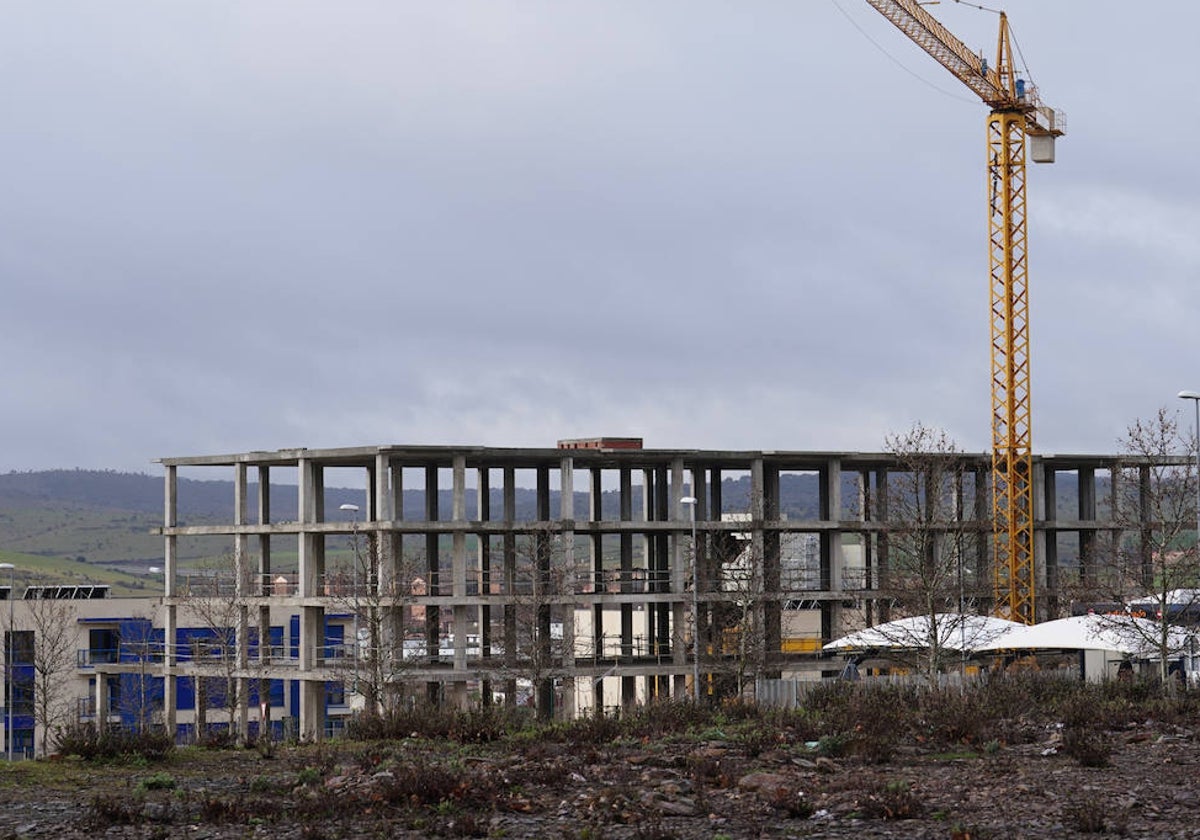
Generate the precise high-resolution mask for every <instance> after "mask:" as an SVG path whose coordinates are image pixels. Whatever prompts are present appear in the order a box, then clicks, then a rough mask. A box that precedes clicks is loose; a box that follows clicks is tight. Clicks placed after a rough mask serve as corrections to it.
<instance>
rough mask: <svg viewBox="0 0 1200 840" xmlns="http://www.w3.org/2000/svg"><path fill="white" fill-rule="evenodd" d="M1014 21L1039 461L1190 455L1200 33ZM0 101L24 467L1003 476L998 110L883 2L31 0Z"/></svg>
mask: <svg viewBox="0 0 1200 840" xmlns="http://www.w3.org/2000/svg"><path fill="white" fill-rule="evenodd" d="M930 9H931V11H933V12H934V13H935V14H936V15H937V16H938V17H939V18H940V19H942V20H943V22H945V23H946V24H947V25H948V26H949V27H950V28H951V29H952V30H953V31H955V32H956V33H958V34H959V36H960V37H961V38H962V39H963V40H964V41H965V42H966V43H967V44H968V45H969V46H971V47H973V48H978V49H982V50H986V51H987V52H988V53H992V52H993V51H994V48H995V46H994V45H995V37H996V27H997V17H996V15H994V14H990V13H987V12H983V11H979V10H976V9H972V8H969V7H967V6H966V5H965V4H954V3H950V2H948V0H946V2H942V3H941V4H940V5H938V6H932V7H930ZM1006 9H1007V10H1008V13H1009V15H1010V19H1011V21H1012V25H1013V30H1014V33H1015V35H1016V38H1017V42H1018V44H1019V47H1020V49H1021V52H1022V54H1023V56H1024V58H1025V61H1026V63H1027V64H1028V68H1029V71H1030V72H1031V74H1032V78H1033V81H1034V82H1036V83H1037V84H1038V85H1039V86H1040V89H1041V92H1042V95H1043V98H1044V99H1045V100H1046V101H1047V102H1048V103H1049V104H1051V105H1054V106H1055V107H1058V108H1061V109H1063V110H1064V111H1065V112H1066V113H1067V117H1068V135H1067V136H1066V137H1065V138H1062V139H1061V140H1060V141H1059V143H1058V163H1056V164H1054V165H1053V166H1036V167H1034V166H1032V165H1031V167H1030V171H1029V202H1030V212H1029V216H1030V254H1031V258H1030V259H1031V272H1030V277H1031V297H1032V305H1031V313H1032V334H1033V342H1032V369H1033V410H1034V414H1033V436H1034V449H1035V451H1037V452H1039V453H1050V452H1059V453H1066V452H1110V451H1115V449H1116V446H1117V439H1118V437H1119V436H1120V435H1121V433H1122V431H1123V430H1124V429H1125V427H1126V426H1127V425H1128V424H1129V423H1130V422H1131V421H1132V420H1134V419H1135V418H1138V417H1145V416H1148V415H1151V414H1153V413H1154V412H1155V411H1156V410H1157V409H1158V408H1159V407H1160V406H1163V405H1167V406H1169V407H1170V408H1171V409H1172V410H1175V409H1177V408H1178V409H1182V410H1183V413H1182V414H1181V420H1182V421H1183V422H1185V423H1186V424H1187V427H1188V428H1190V424H1191V413H1190V412H1191V409H1190V406H1189V405H1185V404H1182V403H1181V402H1180V401H1179V400H1177V399H1176V398H1175V393H1176V392H1177V391H1179V390H1180V389H1183V388H1195V389H1200V365H1197V364H1196V360H1197V358H1200V353H1198V350H1200V285H1198V284H1197V282H1196V278H1197V274H1198V271H1200V238H1198V233H1200V189H1198V186H1200V172H1198V165H1197V163H1196V142H1197V141H1196V138H1197V136H1200V124H1198V123H1200V109H1198V108H1197V107H1196V105H1197V101H1196V100H1197V96H1196V91H1195V84H1194V77H1195V74H1196V71H1195V37H1196V36H1195V33H1196V32H1197V30H1200V4H1196V3H1194V2H1192V1H1191V0H1166V2H1162V3H1157V4H1153V5H1152V6H1148V7H1145V8H1143V7H1141V6H1137V5H1130V4H1129V3H1128V2H1120V3H1118V2H1116V0H1088V2H1086V3H1084V2H1066V0H1063V1H1062V2H1053V3H1049V2H1045V0H1010V2H1008V3H1007V4H1006ZM0 80H2V81H0V126H2V129H0V168H2V171H3V173H4V177H3V179H2V182H0V183H2V189H0V276H2V277H3V289H4V301H3V310H2V311H3V313H4V319H3V326H4V328H3V330H0V347H2V348H3V356H4V359H5V364H4V365H3V366H2V367H0V371H2V372H0V381H2V382H3V393H4V395H5V399H4V402H3V410H0V434H2V435H3V440H4V441H5V442H6V443H5V446H4V447H3V449H2V450H0V451H2V452H3V458H2V459H0V471H6V470H14V469H15V470H25V469H45V468H57V467H76V466H78V467H87V468H113V469H120V470H137V471H146V472H156V471H157V468H156V467H155V466H154V465H153V464H152V460H153V459H155V458H158V457H169V456H183V455H200V454H215V453H224V452H237V451H243V450H250V449H276V448H280V447H293V446H308V447H329V446H352V445H375V444H406V443H407V444H483V445H491V446H553V445H554V444H555V442H556V441H557V440H558V439H559V438H564V437H583V436H592V435H617V436H641V437H644V438H645V441H646V445H647V446H650V447H656V448H659V447H661V448H676V447H687V448H691V447H701V448H721V449H820V450H855V451H878V450H879V449H881V448H882V446H883V440H884V437H885V435H886V434H887V433H888V432H892V431H900V430H903V429H905V428H907V427H908V426H909V425H911V424H912V423H913V422H914V421H918V420H919V421H921V422H923V423H925V424H926V425H932V426H939V427H943V428H945V429H946V430H947V431H948V432H949V433H950V434H951V435H952V436H953V437H954V438H955V439H956V440H957V441H958V443H959V444H960V445H961V446H962V447H963V448H965V449H968V450H973V451H983V450H985V449H987V447H989V446H990V431H989V429H990V404H989V357H988V281H987V262H986V260H987V247H986V224H987V216H986V195H985V187H986V178H985V154H984V149H985V144H984V126H985V120H986V111H987V109H986V107H985V106H984V105H982V104H981V103H980V102H978V101H977V100H975V99H974V97H973V95H972V94H971V93H970V92H969V91H968V90H967V88H966V87H964V86H962V85H961V84H960V83H959V82H957V81H956V80H955V79H953V78H952V77H951V76H950V75H949V74H948V73H947V72H946V71H945V70H943V69H942V68H941V67H940V66H939V65H937V64H936V63H935V62H934V61H933V60H932V59H930V58H929V57H928V56H926V55H925V54H924V53H923V52H921V51H920V50H919V49H918V48H916V47H915V46H914V45H912V44H911V43H910V42H909V41H908V40H907V39H906V38H905V37H904V36H903V35H902V34H901V33H900V32H899V31H898V30H895V29H894V28H893V27H892V26H891V24H889V23H888V22H887V21H886V20H885V19H884V18H883V17H881V16H880V15H879V14H878V13H877V12H875V11H874V10H872V9H871V8H870V7H869V6H868V5H867V3H865V2H862V0H836V2H834V0H788V2H781V1H780V0H742V2H737V3H731V2H728V0H722V1H721V2H718V1H717V0H478V1H477V2H472V1H471V0H456V2H453V3H450V2H441V0H429V1H428V2H409V1H408V0H386V1H384V0H381V2H355V0H339V1H338V2H332V0H326V2H305V0H278V2H267V1H266V0H264V1H262V2H258V1H257V0H237V2H223V0H193V1H192V2H171V3H162V2H153V0H140V2H121V0H106V2H104V3H93V2H86V3H85V2H71V0H64V1H63V2H25V3H18V2H12V3H5V4H3V5H2V6H0Z"/></svg>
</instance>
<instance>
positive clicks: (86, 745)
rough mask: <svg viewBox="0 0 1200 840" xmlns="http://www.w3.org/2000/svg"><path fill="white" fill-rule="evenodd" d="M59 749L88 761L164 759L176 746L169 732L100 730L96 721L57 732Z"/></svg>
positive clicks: (57, 748) (62, 753) (55, 742)
mask: <svg viewBox="0 0 1200 840" xmlns="http://www.w3.org/2000/svg"><path fill="white" fill-rule="evenodd" d="M54 746H55V750H56V751H57V752H58V753H60V754H61V755H77V756H79V757H80V758H82V759H84V760H86V761H94V760H112V759H126V760H128V759H145V760H147V761H161V760H162V759H164V758H166V757H167V756H168V755H170V754H171V752H172V751H173V750H174V749H175V742H174V741H173V740H172V739H171V736H170V735H168V734H166V733H165V732H151V731H148V730H145V731H141V732H137V731H131V730H125V729H113V728H106V729H104V730H100V729H97V728H96V726H95V724H92V723H83V724H79V725H77V726H68V727H66V728H64V729H61V730H59V731H58V732H57V733H55V737H54Z"/></svg>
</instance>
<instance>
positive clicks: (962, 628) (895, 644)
mask: <svg viewBox="0 0 1200 840" xmlns="http://www.w3.org/2000/svg"><path fill="white" fill-rule="evenodd" d="M935 625H936V628H937V640H938V645H939V647H943V648H946V649H947V650H967V651H971V650H976V649H978V647H979V645H981V644H986V643H988V642H991V641H992V640H993V639H996V638H999V637H1001V636H1003V635H1005V634H1006V633H1007V632H1009V631H1010V630H1012V629H1013V628H1017V627H1023V626H1024V625H1022V624H1018V623H1017V622H1015V621H1006V620H1005V619H1003V618H994V617H992V616H987V615H963V614H960V613H937V614H936V615H935V616H933V618H932V620H931V618H930V616H928V615H918V616H913V617H911V618H900V619H897V620H895V621H889V622H887V623H886V624H877V625H875V626H874V627H867V628H866V629H864V630H859V631H858V632H856V633H851V634H850V635H848V636H843V637H842V638H840V639H835V640H833V641H832V642H830V643H829V644H827V645H825V647H824V649H825V650H830V651H847V652H849V651H867V650H889V649H890V650H912V649H920V648H927V647H929V646H930V645H929V642H930V640H931V638H933V636H932V628H933V627H934V626H935Z"/></svg>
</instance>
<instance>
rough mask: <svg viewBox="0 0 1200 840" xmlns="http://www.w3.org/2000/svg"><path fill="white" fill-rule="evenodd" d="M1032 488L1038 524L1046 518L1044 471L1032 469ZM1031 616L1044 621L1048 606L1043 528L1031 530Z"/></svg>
mask: <svg viewBox="0 0 1200 840" xmlns="http://www.w3.org/2000/svg"><path fill="white" fill-rule="evenodd" d="M1030 480H1031V481H1032V482H1033V486H1032V487H1031V488H1030V490H1031V491H1032V493H1033V521H1034V522H1040V521H1042V520H1044V519H1045V518H1046V483H1045V482H1046V471H1045V469H1044V468H1043V469H1038V468H1037V467H1036V466H1035V467H1034V468H1033V475H1031V476H1030ZM1032 549H1033V571H1032V574H1033V581H1034V585H1033V592H1034V602H1033V614H1034V616H1035V618H1036V620H1039V621H1040V620H1044V619H1045V618H1046V615H1047V608H1048V607H1049V605H1050V600H1049V594H1050V593H1049V592H1048V591H1047V586H1046V584H1047V582H1048V580H1049V578H1048V577H1047V568H1046V531H1045V529H1043V528H1034V529H1033V545H1032Z"/></svg>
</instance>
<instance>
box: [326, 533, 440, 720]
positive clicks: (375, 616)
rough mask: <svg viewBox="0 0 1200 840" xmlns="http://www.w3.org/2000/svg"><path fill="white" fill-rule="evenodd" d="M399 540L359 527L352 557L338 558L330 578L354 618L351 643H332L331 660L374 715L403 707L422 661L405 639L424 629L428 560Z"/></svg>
mask: <svg viewBox="0 0 1200 840" xmlns="http://www.w3.org/2000/svg"><path fill="white" fill-rule="evenodd" d="M396 546H397V542H396V540H395V539H394V538H393V537H392V536H390V535H387V534H383V535H379V534H375V533H370V534H366V535H363V534H361V533H360V532H359V531H357V530H355V531H354V533H353V534H352V535H351V555H350V557H349V558H348V559H347V560H346V561H345V562H339V563H336V564H334V565H333V566H332V567H331V569H330V571H329V573H328V575H327V581H326V584H327V589H328V593H329V594H330V595H331V596H333V599H334V603H335V604H337V605H338V607H339V608H340V609H344V610H346V611H348V612H349V613H350V615H351V616H352V620H353V623H352V632H351V641H350V643H348V644H345V643H344V644H343V645H342V646H341V648H340V649H336V650H335V649H334V647H333V646H332V645H330V646H329V647H328V652H329V653H331V654H332V656H330V657H328V661H329V662H330V663H331V664H332V665H333V666H334V667H335V670H336V671H337V673H338V674H339V675H340V676H341V677H342V680H343V682H344V683H348V684H349V685H350V686H351V690H352V691H353V692H354V693H356V694H358V695H360V696H361V697H362V701H363V712H364V713H365V714H369V715H384V716H386V715H388V714H391V713H392V712H394V711H395V710H396V709H397V708H398V707H399V705H400V704H401V703H402V702H403V701H404V700H405V698H406V697H407V695H408V691H409V685H408V676H409V674H410V672H411V671H412V670H413V668H414V666H415V665H417V664H419V660H418V658H417V657H414V656H410V655H408V652H407V651H406V647H405V641H406V640H407V639H408V638H409V637H410V636H412V637H414V638H415V637H419V636H421V635H422V634H423V630H424V625H423V624H422V625H421V626H420V627H418V626H417V623H416V622H415V619H414V617H413V609H412V608H413V605H414V603H415V602H416V600H417V597H416V596H417V595H418V594H419V593H421V592H422V591H423V585H424V584H423V581H422V579H421V578H420V577H419V576H418V570H420V569H421V568H423V566H424V560H423V557H417V556H408V555H405V554H403V553H402V552H399V551H397V550H396Z"/></svg>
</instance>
